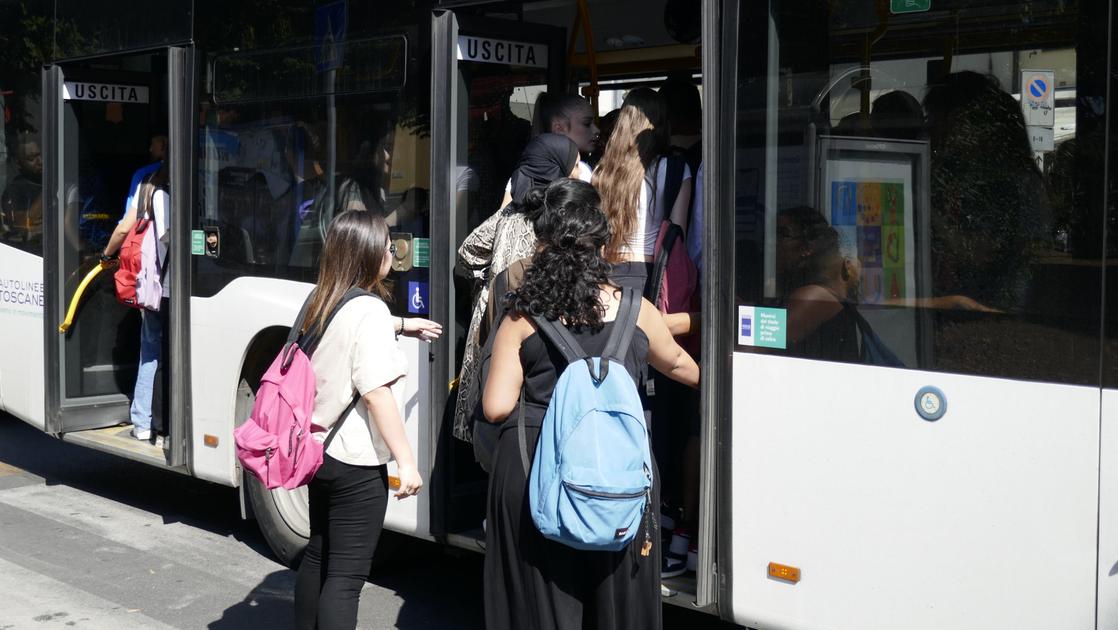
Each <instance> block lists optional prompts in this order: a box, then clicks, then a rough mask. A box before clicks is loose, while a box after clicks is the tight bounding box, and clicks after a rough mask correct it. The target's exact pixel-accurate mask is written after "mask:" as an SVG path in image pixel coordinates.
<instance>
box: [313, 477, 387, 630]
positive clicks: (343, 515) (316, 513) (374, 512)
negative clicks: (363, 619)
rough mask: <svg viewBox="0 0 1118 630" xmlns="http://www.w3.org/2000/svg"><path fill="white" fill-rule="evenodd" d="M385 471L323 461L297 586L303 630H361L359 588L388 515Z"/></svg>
mask: <svg viewBox="0 0 1118 630" xmlns="http://www.w3.org/2000/svg"><path fill="white" fill-rule="evenodd" d="M386 469H387V467H386V466H383V465H381V466H354V465H352V464H346V463H344V462H340V461H338V460H336V459H334V458H333V457H330V456H329V455H326V456H324V457H323V460H322V467H321V468H319V469H318V473H317V474H315V477H314V479H313V480H312V481H311V483H310V485H309V487H308V490H309V492H310V503H311V505H310V517H311V539H310V543H309V544H308V545H307V551H306V554H305V555H304V556H303V562H302V564H300V565H299V575H298V577H297V578H296V582H295V627H296V628H298V629H299V630H312V629H315V628H317V630H340V629H345V630H351V629H352V628H356V627H357V603H358V600H359V598H360V596H361V587H363V586H364V585H365V579H366V578H367V577H368V576H369V570H370V569H371V568H372V564H373V552H374V551H375V550H376V548H377V539H379V538H380V532H381V528H382V527H384V513H385V511H386V510H387V509H388V473H387V472H386Z"/></svg>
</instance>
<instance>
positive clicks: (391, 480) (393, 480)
mask: <svg viewBox="0 0 1118 630" xmlns="http://www.w3.org/2000/svg"><path fill="white" fill-rule="evenodd" d="M388 488H389V489H390V490H399V489H400V478H399V477H395V476H393V475H388Z"/></svg>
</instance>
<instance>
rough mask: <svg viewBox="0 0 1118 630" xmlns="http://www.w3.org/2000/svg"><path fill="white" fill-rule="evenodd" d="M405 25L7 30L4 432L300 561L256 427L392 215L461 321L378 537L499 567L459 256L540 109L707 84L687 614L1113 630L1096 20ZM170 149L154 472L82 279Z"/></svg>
mask: <svg viewBox="0 0 1118 630" xmlns="http://www.w3.org/2000/svg"><path fill="white" fill-rule="evenodd" d="M387 4H388V3H382V2H377V3H360V2H348V1H347V0H340V1H338V2H332V3H314V2H298V1H295V0H291V1H283V2H277V3H273V5H272V6H274V10H270V11H267V12H263V11H259V10H258V8H257V5H256V4H255V3H253V2H251V1H249V0H222V1H221V2H217V1H216V0H194V1H191V0H167V1H166V2H163V3H159V5H160V6H159V8H158V9H153V10H151V11H146V12H142V13H140V12H136V13H135V14H133V13H127V12H121V11H120V10H119V9H118V8H117V7H116V4H115V3H112V2H105V1H102V0H97V1H92V2H84V3H72V2H62V1H61V0H57V1H51V0H39V1H38V2H23V1H16V0H0V33H2V34H3V35H5V36H6V37H8V38H7V39H6V40H4V41H8V42H14V43H12V44H11V46H12V49H11V50H5V54H4V60H3V61H0V104H2V105H3V111H4V124H3V127H2V130H3V135H2V139H3V142H0V169H2V170H0V186H2V190H0V195H2V204H0V331H2V340H3V344H2V346H3V352H0V410H3V411H5V412H7V413H9V414H11V415H13V416H16V417H18V418H20V419H22V420H24V421H26V422H28V423H30V424H32V425H33V426H35V427H37V428H39V429H41V430H43V431H45V432H47V433H49V434H50V435H52V436H56V437H58V438H59V439H62V440H65V441H69V442H73V443H75V444H81V445H84V446H87V447H90V448H94V449H99V450H102V451H106V452H109V453H113V454H116V455H119V456H121V457H127V458H131V459H134V460H137V461H141V462H144V463H147V464H150V465H152V466H154V467H159V468H166V469H171V470H175V471H178V472H181V473H183V474H188V475H192V476H195V477H198V478H199V479H202V480H206V481H209V482H213V483H219V484H224V485H228V486H235V487H239V488H241V491H242V492H241V496H242V499H243V501H242V506H241V507H242V510H243V512H244V514H245V515H246V516H248V517H254V518H255V519H256V520H257V521H258V522H259V523H260V526H261V529H262V531H263V532H264V535H265V537H266V538H267V540H268V542H269V544H270V545H271V547H272V549H273V551H274V552H275V553H276V555H277V556H278V557H279V558H280V559H281V560H283V561H285V562H289V563H290V562H294V561H296V559H297V558H298V555H299V552H300V550H301V548H302V545H303V544H304V542H305V540H306V537H307V535H308V525H307V509H306V495H305V492H303V491H297V492H290V493H288V492H272V493H268V492H266V491H264V490H263V489H262V488H261V487H260V485H259V484H258V483H256V482H254V481H252V480H251V479H248V478H246V476H245V474H244V473H243V471H242V470H241V469H240V468H239V467H238V465H237V461H236V458H235V455H234V448H233V439H232V431H233V429H234V427H235V426H236V425H237V423H238V422H240V421H242V420H243V419H244V418H245V417H246V416H247V413H248V410H249V409H250V407H251V405H252V401H253V388H254V387H255V386H256V383H257V380H258V378H259V376H260V374H261V373H262V372H263V370H264V368H265V367H266V366H267V364H268V363H269V362H270V361H271V359H272V358H273V356H274V354H275V352H276V350H277V348H278V347H279V345H280V344H281V341H282V339H283V338H284V337H285V335H286V333H287V329H288V327H289V326H290V324H291V322H292V321H293V320H294V318H295V314H296V310H297V308H298V306H299V305H300V304H301V302H302V300H303V298H304V297H305V296H306V294H307V293H308V291H309V290H310V288H311V283H312V282H313V280H314V277H315V271H316V264H317V254H318V251H319V249H320V247H321V241H322V235H323V233H324V229H325V225H326V224H327V223H328V221H329V219H330V217H331V216H332V215H333V214H334V213H335V212H336V210H337V208H339V207H364V208H366V209H367V210H369V211H375V212H382V213H384V214H385V215H386V216H387V217H388V220H389V222H390V224H391V225H392V226H393V227H392V229H393V232H394V238H395V239H396V241H397V244H398V254H397V256H398V258H397V261H396V264H395V265H394V268H395V270H396V271H395V272H394V274H393V277H394V279H395V283H396V295H397V299H396V301H395V303H394V304H393V306H392V308H393V309H394V311H395V312H397V313H398V314H401V315H404V316H407V315H408V314H416V315H418V314H422V315H424V316H426V317H431V318H432V319H436V320H438V321H440V322H443V323H444V325H445V326H446V334H445V335H444V338H443V339H441V340H440V341H438V342H436V343H434V344H431V345H427V344H423V343H418V342H416V341H415V340H410V339H403V340H401V343H403V344H404V347H405V349H406V352H407V354H408V356H409V359H410V362H411V370H410V372H409V378H408V381H407V382H408V392H407V403H406V408H405V413H406V426H407V430H408V435H409V439H410V440H411V442H412V447H413V449H415V451H416V452H417V453H418V458H419V465H420V468H421V472H422V473H423V475H424V478H425V479H426V480H428V484H427V486H426V488H425V491H424V492H423V493H421V494H420V495H419V496H418V497H417V498H415V499H410V500H407V501H401V502H392V504H391V505H390V506H389V510H388V516H387V522H386V524H387V526H388V528H389V529H392V530H395V531H397V532H401V533H403V534H407V535H413V536H417V537H421V538H427V539H432V540H436V541H440V542H444V543H446V544H450V545H456V546H460V547H464V548H468V549H480V547H481V546H482V544H481V543H483V542H484V538H483V534H482V529H481V526H482V519H483V518H484V505H485V502H484V501H485V491H486V478H485V475H484V473H483V472H482V471H481V470H480V468H479V467H478V466H477V465H476V464H475V462H474V460H473V456H472V449H471V447H470V445H469V444H466V443H464V442H462V441H460V440H457V439H455V438H454V437H453V435H452V430H451V422H452V419H451V415H452V414H451V413H449V412H448V405H449V408H451V409H452V408H453V400H454V399H453V392H452V391H451V390H450V389H449V387H448V384H450V383H452V381H453V379H454V378H455V376H456V374H457V368H458V363H459V361H460V360H461V342H462V339H463V337H464V331H465V327H466V325H467V324H468V317H469V304H470V301H471V296H472V292H473V290H474V287H473V285H472V283H471V282H470V281H469V280H467V279H465V277H464V276H463V275H462V274H458V273H456V272H455V269H454V267H455V257H454V252H455V250H456V247H457V244H458V243H460V242H461V241H462V239H463V238H464V237H465V236H466V235H467V234H468V233H469V231H470V229H472V228H473V227H474V226H476V225H477V224H479V223H480V221H481V220H483V219H484V218H485V217H487V216H488V215H489V214H490V213H492V212H493V211H494V210H495V209H496V207H497V204H498V203H499V201H500V197H501V194H502V192H503V187H504V182H505V181H506V179H507V178H508V175H509V173H510V172H511V170H512V166H513V163H514V162H515V159H516V157H517V155H518V153H519V151H520V149H521V148H522V147H523V145H524V143H525V142H526V140H527V138H528V137H529V135H530V133H531V122H530V121H531V118H532V113H533V112H532V107H533V99H532V95H534V94H537V93H539V92H540V91H542V90H545V89H548V90H555V91H573V90H582V92H583V93H584V94H586V95H588V96H591V97H592V98H594V100H595V103H596V104H597V105H598V107H599V111H600V113H601V114H603V115H604V114H606V113H608V111H609V110H610V109H612V108H613V107H615V106H616V104H617V103H619V102H620V100H621V98H623V96H624V93H625V91H626V90H629V89H631V88H633V87H637V86H651V87H658V86H659V85H660V83H661V81H662V80H663V79H664V78H665V77H669V76H673V77H683V80H685V81H691V82H694V83H695V84H697V85H699V86H700V87H701V93H702V114H701V121H698V122H701V125H700V126H698V127H697V128H701V134H699V133H696V134H693V135H692V137H690V138H677V140H678V141H679V142H688V143H690V142H694V141H696V140H700V141H701V147H702V148H701V157H702V164H703V167H702V171H703V178H702V181H701V186H699V187H697V189H696V190H697V195H698V197H699V199H700V200H701V202H702V204H701V205H702V221H701V222H700V223H699V224H696V225H698V227H696V228H695V229H697V230H699V231H698V232H697V234H698V235H700V236H701V262H702V274H701V281H702V287H703V291H702V308H701V311H702V317H701V319H702V325H701V357H702V368H703V384H702V390H701V396H700V399H701V403H700V404H699V405H698V406H697V407H696V408H695V409H694V410H693V411H692V412H689V413H683V414H681V415H682V416H685V417H680V418H673V419H671V422H672V427H673V428H672V429H671V431H669V433H670V435H671V436H673V437H672V438H671V441H670V443H669V445H668V447H667V448H666V451H665V452H666V455H664V458H665V459H664V461H661V462H660V467H661V469H662V471H663V472H662V474H665V475H667V476H666V477H665V482H668V483H671V484H674V485H676V486H681V485H686V484H682V483H680V479H681V478H682V477H685V476H688V475H691V474H692V473H693V474H695V475H697V478H698V480H699V495H698V516H697V531H696V535H697V541H698V549H699V551H698V565H697V570H696V571H694V572H690V573H687V574H685V575H684V576H681V577H678V578H671V579H668V580H665V583H666V584H667V585H668V586H670V587H671V589H672V590H673V591H675V592H676V594H675V595H674V596H671V597H666V598H665V602H667V603H676V604H681V605H688V606H696V607H699V608H701V609H703V610H706V611H708V612H710V613H712V614H716V615H719V616H721V617H722V618H724V619H727V620H732V621H734V622H737V623H740V624H744V625H746V626H749V627H755V628H764V629H770V630H783V629H794V630H812V629H817V628H882V629H885V628H896V627H905V628H1003V627H1004V628H1099V629H1102V628H1114V627H1118V475H1116V474H1115V473H1116V469H1118V428H1116V423H1118V393H1116V388H1118V365H1116V361H1115V356H1116V355H1115V352H1114V347H1115V346H1114V341H1113V340H1114V339H1115V338H1116V335H1118V333H1116V332H1115V331H1116V330H1118V329H1116V328H1115V322H1118V316H1116V315H1115V312H1116V309H1118V306H1115V302H1114V298H1113V296H1114V295H1118V288H1116V287H1115V286H1114V281H1113V276H1114V274H1113V273H1112V272H1111V271H1110V270H1111V269H1112V265H1111V264H1110V263H1111V262H1112V259H1113V257H1112V256H1111V253H1112V252H1118V240H1115V233H1116V232H1118V230H1116V229H1115V225H1116V224H1115V220H1116V219H1115V217H1118V210H1116V209H1115V207H1114V198H1115V197H1114V196H1113V195H1114V193H1115V190H1114V187H1115V178H1114V166H1113V165H1114V159H1115V158H1116V157H1118V155H1116V154H1115V147H1116V141H1118V137H1116V136H1115V131H1114V130H1115V129H1116V128H1118V127H1116V126H1115V124H1114V123H1115V121H1114V106H1113V104H1112V102H1111V98H1112V94H1113V93H1114V90H1113V88H1114V87H1115V81H1116V77H1118V73H1116V72H1115V67H1114V66H1115V61H1116V57H1115V53H1114V46H1113V35H1114V25H1115V17H1114V13H1115V7H1114V3H1113V1H1112V0H1097V1H1093V2H1074V1H1068V0H1030V1H1028V2H1024V1H1022V2H1010V1H1008V0H981V1H979V0H892V1H891V2H876V3H873V2H822V1H803V0H800V1H796V2H793V1H790V0H767V1H751V2H737V1H735V0H701V1H700V0H667V1H664V2H654V3H649V2H647V1H645V0H537V1H533V2H523V3H520V2H485V1H481V0H428V1H426V2H424V1H422V0H421V1H417V2H400V3H394V4H396V5H398V6H385V5H387ZM44 25H45V26H44ZM79 88H80V89H79ZM164 130H165V131H164ZM677 131H681V132H682V131H684V127H683V126H682V125H681V126H680V128H679V129H678V130H677ZM164 132H165V133H166V134H167V135H168V136H169V138H170V143H169V152H168V160H169V165H170V172H171V184H170V189H171V199H172V214H173V219H172V221H171V233H172V235H173V244H172V246H171V253H170V260H171V262H170V267H169V271H168V274H169V278H170V286H171V313H170V317H171V330H170V333H169V334H170V356H169V357H168V358H167V359H166V365H168V366H169V367H170V370H171V383H172V386H171V405H172V409H173V413H172V418H171V424H170V430H169V436H168V437H167V439H166V440H165V441H164V442H163V444H162V447H158V446H155V445H154V444H150V443H147V442H140V441H137V440H134V439H131V438H130V437H129V436H128V426H127V425H125V424H123V423H125V422H127V420H128V417H129V415H128V414H129V412H128V408H129V401H130V396H131V394H132V386H133V382H134V378H135V372H136V363H137V352H138V350H137V346H138V339H139V335H138V315H137V313H136V312H135V311H133V310H129V309H127V308H124V307H122V306H120V305H119V304H117V303H116V301H115V299H114V295H113V288H112V282H111V273H110V272H102V273H100V274H99V275H97V274H95V275H94V276H93V277H92V279H91V280H90V281H89V283H87V284H86V286H85V288H84V289H83V290H82V291H79V290H78V289H79V287H80V286H81V283H82V281H83V279H85V278H86V277H87V276H88V275H89V274H90V271H91V270H92V269H93V268H94V267H95V266H96V265H97V264H98V262H97V254H98V253H99V252H100V249H101V248H102V247H103V245H104V242H105V239H106V238H107V233H108V231H109V230H111V229H112V227H113V226H114V225H115V222H116V221H117V219H118V217H119V216H120V214H121V213H122V210H123V206H124V196H125V194H126V191H127V186H128V181H129V178H130V176H131V174H132V172H133V171H134V170H135V169H137V168H139V167H141V166H143V165H145V164H146V163H147V162H149V161H150V158H149V157H148V156H147V148H148V144H149V140H150V137H151V136H152V135H153V134H158V133H164ZM677 135H680V136H686V135H687V134H685V133H680V134H677ZM1112 307H1114V308H1112ZM68 314H69V315H70V318H69V321H67V318H68ZM63 324H67V326H66V330H65V332H60V326H62V325H63ZM676 425H678V426H676ZM679 427H682V428H679ZM688 434H695V435H697V437H698V445H699V449H698V453H699V458H698V459H699V463H698V469H697V470H694V471H692V470H691V469H688V468H687V467H686V466H682V465H680V464H679V460H680V455H679V451H680V450H682V446H681V445H682V443H683V441H686V439H687V438H688ZM680 436H682V438H681V440H682V441H680V440H677V439H676V438H679V437H680ZM669 460H670V461H669ZM672 462H675V463H672ZM231 509H234V507H233V506H231Z"/></svg>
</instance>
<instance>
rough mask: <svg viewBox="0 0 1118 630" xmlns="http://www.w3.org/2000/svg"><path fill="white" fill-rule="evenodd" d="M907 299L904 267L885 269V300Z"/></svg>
mask: <svg viewBox="0 0 1118 630" xmlns="http://www.w3.org/2000/svg"><path fill="white" fill-rule="evenodd" d="M903 297H905V269H904V267H886V268H885V299H887V300H898V299H901V298H903Z"/></svg>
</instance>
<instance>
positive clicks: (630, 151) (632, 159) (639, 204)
mask: <svg viewBox="0 0 1118 630" xmlns="http://www.w3.org/2000/svg"><path fill="white" fill-rule="evenodd" d="M669 137H670V135H669V129H668V122H667V107H666V105H665V103H664V97H663V96H661V95H660V94H659V93H657V92H656V91H655V90H652V89H649V88H638V89H636V90H633V91H632V92H629V95H628V96H626V97H625V102H624V103H623V104H622V105H621V111H620V112H619V113H618V116H617V124H616V126H615V127H614V129H613V133H612V134H610V137H609V142H608V143H607V144H606V149H605V152H604V153H603V155H602V160H601V161H600V162H599V163H598V166H597V167H596V168H595V169H594V179H593V183H594V187H595V188H597V189H598V194H600V195H601V197H602V211H603V212H605V213H606V217H607V218H608V219H609V225H610V232H611V235H610V241H609V243H608V244H607V245H606V258H607V259H608V260H609V261H610V262H611V263H613V265H614V272H613V273H612V274H611V276H610V277H611V279H612V280H613V281H614V282H615V283H618V284H620V285H621V286H631V287H633V288H635V289H637V290H638V291H645V286H644V285H645V281H646V279H647V277H648V273H649V271H650V270H651V267H652V257H653V253H654V250H655V246H656V239H657V237H659V235H660V224H661V222H663V220H664V219H669V220H670V221H672V222H673V223H675V224H677V225H680V226H685V225H686V217H687V207H688V204H689V203H690V201H691V186H690V184H689V183H688V182H689V180H690V179H691V172H690V170H688V168H687V167H686V166H683V177H682V181H681V184H680V186H679V193H678V194H677V195H676V196H675V199H670V200H669V199H665V198H664V197H665V191H666V190H667V189H668V188H669V186H668V185H667V181H666V179H667V173H668V170H669V169H668V158H665V157H664V155H665V154H666V153H667V151H668V139H669Z"/></svg>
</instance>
